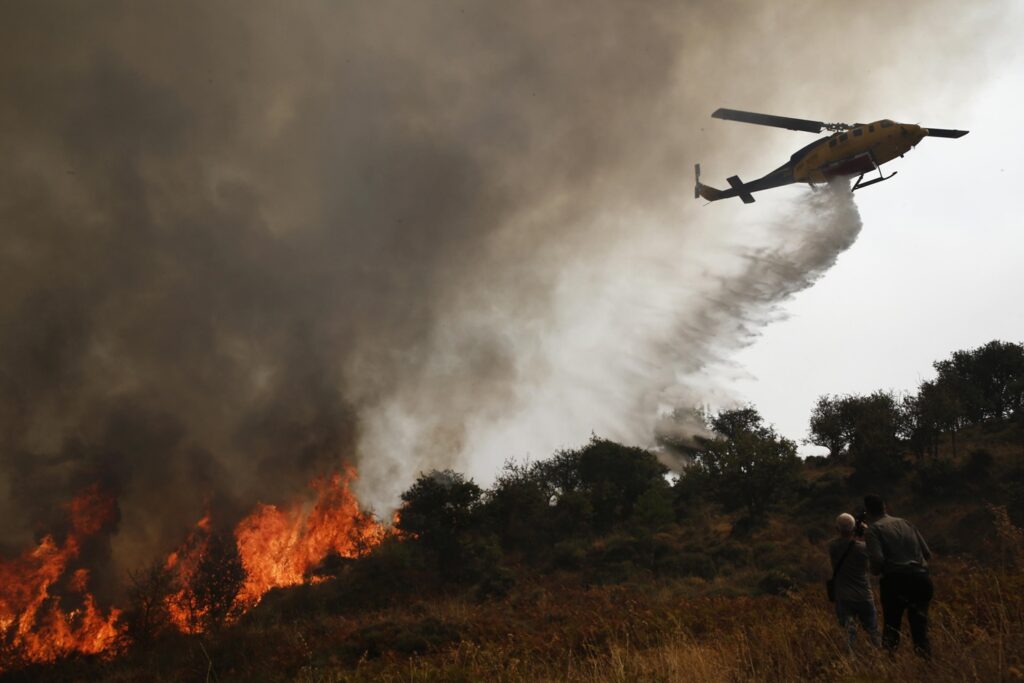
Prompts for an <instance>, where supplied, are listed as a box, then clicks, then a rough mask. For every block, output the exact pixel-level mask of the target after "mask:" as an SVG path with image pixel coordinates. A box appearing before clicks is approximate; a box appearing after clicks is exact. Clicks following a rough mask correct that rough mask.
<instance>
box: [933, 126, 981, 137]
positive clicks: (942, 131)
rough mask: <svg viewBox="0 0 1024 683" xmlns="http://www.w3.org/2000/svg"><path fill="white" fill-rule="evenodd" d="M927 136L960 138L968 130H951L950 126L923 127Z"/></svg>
mask: <svg viewBox="0 0 1024 683" xmlns="http://www.w3.org/2000/svg"><path fill="white" fill-rule="evenodd" d="M925 130H926V131H928V135H929V137H933V138H962V137H963V136H965V135H967V134H968V133H969V132H970V131H969V130H953V129H951V128H925Z"/></svg>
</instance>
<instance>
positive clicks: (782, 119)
mask: <svg viewBox="0 0 1024 683" xmlns="http://www.w3.org/2000/svg"><path fill="white" fill-rule="evenodd" d="M711 116H712V117H713V118H716V119H725V120H727V121H739V122H740V123H756V124H758V125H760V126H775V127H776V128H786V129H788V130H802V131H805V132H807V133H820V132H821V131H822V130H824V129H825V128H829V129H830V130H832V128H831V126H836V125H842V126H843V127H844V128H845V127H848V126H846V125H845V124H830V123H825V122H824V121H809V120H807V119H794V118H790V117H788V116H773V115H771V114H758V113H756V112H752V111H739V110H738V109H718V110H716V111H715V113H714V114H712V115H711Z"/></svg>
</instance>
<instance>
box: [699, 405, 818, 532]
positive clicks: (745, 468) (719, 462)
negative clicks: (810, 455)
mask: <svg viewBox="0 0 1024 683" xmlns="http://www.w3.org/2000/svg"><path fill="white" fill-rule="evenodd" d="M710 427H711V429H712V430H713V431H715V432H716V433H718V434H719V435H720V436H719V437H718V438H715V439H701V448H700V449H699V450H698V451H697V453H696V455H695V463H694V466H695V467H696V468H698V470H699V473H700V476H701V477H703V478H704V480H705V481H707V483H708V485H709V486H710V487H711V489H712V493H713V495H714V496H715V497H716V498H717V499H718V500H719V502H721V503H722V504H723V505H724V506H725V507H726V508H727V509H735V508H743V509H744V510H745V511H746V513H747V515H748V516H749V517H750V519H752V520H756V519H759V518H761V517H763V516H764V514H765V512H766V511H767V509H768V507H769V506H770V505H771V504H772V503H774V502H775V501H777V500H778V499H779V498H781V497H782V495H783V494H785V493H786V492H787V491H789V490H790V489H791V488H792V486H793V485H794V484H795V481H796V475H797V472H798V471H799V467H800V460H799V458H797V455H796V444H795V443H793V442H792V441H790V440H789V439H786V438H785V437H781V436H779V435H778V434H777V433H776V432H775V430H774V429H773V428H771V427H769V426H767V425H765V424H764V422H763V420H762V418H761V416H760V415H759V414H758V413H757V411H756V410H755V409H754V408H750V407H748V408H742V409H740V410H730V411H724V412H722V413H719V415H718V416H717V417H715V418H714V419H713V420H711V424H710Z"/></svg>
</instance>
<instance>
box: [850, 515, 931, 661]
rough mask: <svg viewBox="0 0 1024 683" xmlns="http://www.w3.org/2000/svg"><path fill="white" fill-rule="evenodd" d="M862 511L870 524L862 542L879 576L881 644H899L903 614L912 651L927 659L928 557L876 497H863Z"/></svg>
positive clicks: (906, 525) (912, 534) (924, 547)
mask: <svg viewBox="0 0 1024 683" xmlns="http://www.w3.org/2000/svg"><path fill="white" fill-rule="evenodd" d="M864 509H865V511H866V512H867V515H868V521H869V522H870V524H871V526H870V527H869V528H868V531H867V538H866V541H867V550H868V558H869V560H870V562H871V571H872V573H874V574H880V575H881V578H880V579H879V581H878V591H879V593H880V594H881V596H880V597H881V599H882V620H883V621H884V623H885V629H884V633H883V636H882V643H883V644H884V645H885V647H886V648H887V649H889V650H890V651H893V650H895V649H896V647H897V646H898V645H899V644H900V625H901V623H902V622H903V613H904V612H906V613H907V621H909V622H910V635H911V637H912V638H913V640H914V651H915V652H917V654H919V655H921V656H923V657H928V656H930V654H931V645H930V643H929V642H928V605H929V604H930V603H931V600H932V593H933V587H932V580H931V578H930V577H929V575H928V560H929V559H930V558H931V556H932V553H931V551H930V550H929V549H928V544H927V543H925V542H924V538H922V537H921V534H920V533H919V532H918V530H917V529H915V528H914V527H913V526H912V525H911V524H910V523H909V522H908V521H907V520H905V519H900V518H899V517H892V516H890V515H889V514H888V513H887V510H886V507H885V501H883V500H882V498H881V497H880V496H876V495H868V496H864Z"/></svg>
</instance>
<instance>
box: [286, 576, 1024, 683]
mask: <svg viewBox="0 0 1024 683" xmlns="http://www.w3.org/2000/svg"><path fill="white" fill-rule="evenodd" d="M936 584H937V591H938V592H937V599H936V602H935V603H934V604H933V611H932V631H931V632H932V640H933V648H934V652H935V655H934V658H933V659H932V661H931V662H923V661H922V660H920V659H919V658H917V657H916V656H914V654H913V653H912V651H911V648H910V647H903V648H901V649H900V651H899V652H898V653H897V654H896V656H894V657H890V656H888V655H887V654H885V653H883V652H881V651H879V650H875V649H874V648H872V647H871V646H870V645H869V644H867V642H866V641H864V642H862V643H861V644H860V645H861V646H860V647H859V648H858V650H857V651H856V652H855V653H854V654H853V655H852V656H851V655H849V654H848V653H847V652H846V649H845V644H844V642H843V639H842V634H841V633H840V632H839V629H838V627H837V626H836V624H835V622H834V619H833V617H832V613H831V611H830V606H829V605H828V603H826V602H825V601H824V599H823V598H822V596H820V595H819V593H820V591H819V590H818V589H817V587H815V586H809V587H805V588H804V589H802V590H800V591H799V592H797V593H796V594H793V595H790V596H786V597H769V596H765V597H758V598H718V599H714V598H700V599H697V600H694V601H680V602H678V603H675V604H670V605H658V604H657V601H658V600H659V599H665V598H668V597H669V595H670V594H671V592H670V591H665V592H662V593H660V594H658V595H654V596H647V597H646V598H644V597H638V598H637V599H636V600H635V601H634V603H633V605H632V606H631V607H626V608H625V609H623V606H622V605H616V600H615V599H614V597H613V596H612V595H611V593H608V594H606V595H603V596H602V597H601V598H600V599H594V600H590V601H586V600H584V601H583V603H581V604H577V608H578V611H579V613H578V614H576V615H575V616H576V617H577V618H579V619H583V620H584V621H582V622H577V623H571V624H567V627H568V629H567V631H569V632H572V631H573V630H574V629H578V630H577V631H576V632H575V636H576V637H583V638H584V639H583V640H582V641H577V642H573V640H574V638H573V633H569V634H568V637H564V638H560V637H558V634H557V632H556V631H557V629H554V630H553V629H551V628H549V627H548V626H547V623H546V622H547V621H548V620H547V619H546V618H545V615H544V613H543V612H542V611H541V610H540V609H537V608H535V610H536V611H534V610H530V611H531V612H533V613H532V614H528V615H523V614H520V617H521V618H520V621H519V623H518V624H513V625H512V627H513V629H514V630H511V631H509V632H508V633H505V634H504V635H501V634H500V633H497V632H495V626H496V624H495V623H494V622H495V621H496V620H497V621H499V622H500V621H501V619H502V617H503V616H507V613H506V612H505V610H504V609H501V608H498V609H495V607H496V606H494V605H492V606H491V607H490V608H487V607H486V606H481V607H477V606H469V605H464V604H458V603H448V604H444V605H436V606H435V607H434V608H433V609H431V612H432V613H433V616H436V617H438V618H441V619H450V620H452V621H455V622H458V623H461V624H463V625H464V628H465V629H466V630H467V635H469V634H472V633H473V629H474V627H479V632H478V633H476V634H474V639H473V640H464V641H462V642H461V643H459V644H457V645H454V646H452V647H451V648H449V649H447V650H444V651H441V652H436V653H434V654H431V655H427V656H413V657H399V656H394V655H386V656H384V657H382V658H379V659H376V660H373V661H363V662H360V663H358V664H356V666H355V667H351V666H339V665H336V664H332V663H329V662H324V663H321V664H319V665H316V664H312V663H311V664H307V665H306V666H303V667H301V668H300V669H299V670H298V671H297V672H296V675H295V680H299V681H304V682H308V683H314V682H316V683H320V682H341V681H396V682H397V681H409V682H412V681H483V680H487V681H509V682H512V681H599V682H601V681H607V682H613V681H614V682H625V681H722V682H725V681H728V682H735V681H796V680H810V681H851V682H852V681H908V682H912V681H930V682H936V681H940V682H941V681H984V682H989V681H1016V680H1024V596H1022V589H1024V579H1022V577H1021V575H1020V574H1017V573H1004V572H999V573H995V572H991V571H988V570H982V569H978V568H974V567H969V566H966V565H959V564H955V565H947V566H945V567H944V568H943V571H940V573H939V575H938V577H937V579H936ZM567 597H568V598H570V599H572V598H574V597H578V596H572V595H570V596H567ZM620 597H621V596H620ZM602 603H603V607H604V609H601V607H602ZM505 607H506V609H508V608H509V606H508V605H506V606H505ZM511 607H512V609H515V606H514V605H512V606H511ZM662 608H664V609H662ZM588 623H589V624H595V625H597V626H598V628H586V627H585V626H586V625H587V624H588ZM523 627H526V628H527V629H529V628H530V627H532V628H533V629H535V630H534V631H529V630H527V631H523V630H520V629H522V628H523ZM498 630H499V631H500V629H498ZM602 632H603V634H602ZM588 634H589V635H588ZM481 635H483V636H485V637H483V638H481V637H479V636H481Z"/></svg>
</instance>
